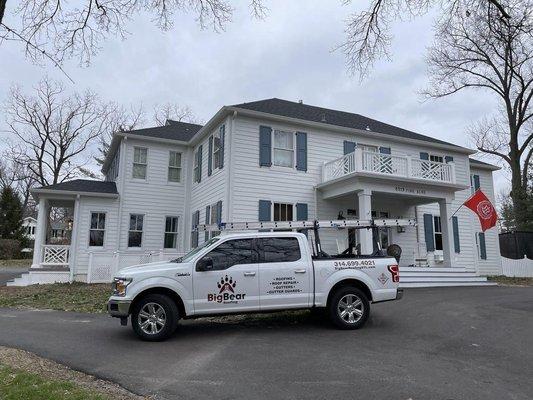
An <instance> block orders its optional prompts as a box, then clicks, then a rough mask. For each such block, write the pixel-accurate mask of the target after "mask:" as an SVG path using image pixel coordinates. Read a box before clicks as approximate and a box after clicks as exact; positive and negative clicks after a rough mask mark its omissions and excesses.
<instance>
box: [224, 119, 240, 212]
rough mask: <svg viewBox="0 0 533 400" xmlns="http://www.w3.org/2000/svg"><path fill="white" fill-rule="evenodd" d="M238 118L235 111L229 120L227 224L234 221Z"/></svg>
mask: <svg viewBox="0 0 533 400" xmlns="http://www.w3.org/2000/svg"><path fill="white" fill-rule="evenodd" d="M236 116H237V111H233V115H232V116H231V117H230V119H229V128H230V129H228V131H229V132H228V133H229V139H230V140H229V146H228V170H227V171H226V173H227V174H228V177H227V185H226V190H227V196H226V200H227V201H226V204H227V207H226V209H227V210H228V211H227V213H226V218H227V221H226V222H231V221H233V186H232V185H233V179H232V175H231V174H232V171H233V157H232V155H233V143H234V141H233V136H234V134H233V133H234V128H235V117H236Z"/></svg>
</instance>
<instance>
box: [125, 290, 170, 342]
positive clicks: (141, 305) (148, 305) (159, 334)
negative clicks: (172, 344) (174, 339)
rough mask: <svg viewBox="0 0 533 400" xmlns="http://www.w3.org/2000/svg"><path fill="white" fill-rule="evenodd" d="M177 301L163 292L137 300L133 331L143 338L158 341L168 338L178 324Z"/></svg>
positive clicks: (132, 318)
mask: <svg viewBox="0 0 533 400" xmlns="http://www.w3.org/2000/svg"><path fill="white" fill-rule="evenodd" d="M178 320H179V312H178V307H177V306H176V303H175V302H174V301H173V300H172V299H171V298H169V297H168V296H165V295H162V294H149V295H146V296H144V297H143V298H141V299H140V300H139V301H137V302H136V303H135V305H134V307H133V310H132V313H131V326H132V327H133V331H134V332H135V333H136V334H137V336H139V337H140V338H141V339H142V340H146V341H150V342H158V341H162V340H165V339H167V338H168V337H169V336H170V335H172V334H173V333H174V331H175V330H176V328H177V326H178Z"/></svg>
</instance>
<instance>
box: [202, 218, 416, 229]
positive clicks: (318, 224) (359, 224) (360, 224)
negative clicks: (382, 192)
mask: <svg viewBox="0 0 533 400" xmlns="http://www.w3.org/2000/svg"><path fill="white" fill-rule="evenodd" d="M387 226H416V220H415V219H368V220H359V219H339V220H321V221H318V220H315V221H283V222H282V221H277V222H276V221H275V222H272V221H266V222H261V221H253V222H222V223H221V224H210V225H205V224H204V225H196V230H197V231H199V232H218V231H247V230H263V229H265V230H280V229H284V230H286V229H298V230H302V229H319V228H336V229H343V228H355V229H371V228H378V227H387Z"/></svg>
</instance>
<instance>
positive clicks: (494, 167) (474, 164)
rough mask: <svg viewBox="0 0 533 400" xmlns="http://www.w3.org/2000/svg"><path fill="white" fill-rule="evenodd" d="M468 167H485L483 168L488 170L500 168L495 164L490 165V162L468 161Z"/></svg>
mask: <svg viewBox="0 0 533 400" xmlns="http://www.w3.org/2000/svg"><path fill="white" fill-rule="evenodd" d="M470 168H471V169H472V168H475V169H485V170H488V171H499V170H500V169H502V167H498V166H497V165H491V164H476V163H472V162H471V163H470Z"/></svg>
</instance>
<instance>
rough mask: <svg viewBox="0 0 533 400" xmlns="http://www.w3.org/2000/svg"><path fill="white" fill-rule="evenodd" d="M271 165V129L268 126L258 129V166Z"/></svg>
mask: <svg viewBox="0 0 533 400" xmlns="http://www.w3.org/2000/svg"><path fill="white" fill-rule="evenodd" d="M271 165H272V128H271V127H269V126H260V127H259V166H261V167H270V166H271Z"/></svg>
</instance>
